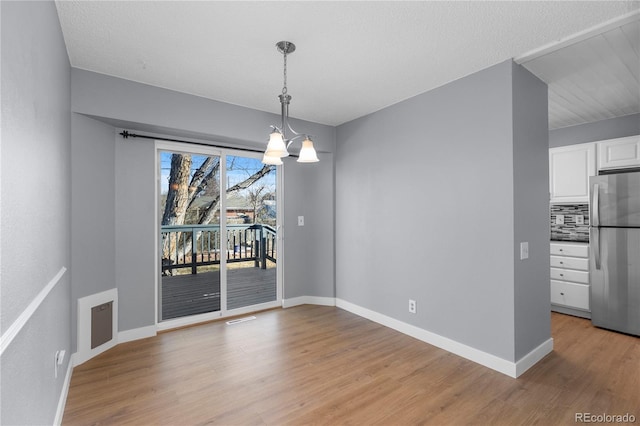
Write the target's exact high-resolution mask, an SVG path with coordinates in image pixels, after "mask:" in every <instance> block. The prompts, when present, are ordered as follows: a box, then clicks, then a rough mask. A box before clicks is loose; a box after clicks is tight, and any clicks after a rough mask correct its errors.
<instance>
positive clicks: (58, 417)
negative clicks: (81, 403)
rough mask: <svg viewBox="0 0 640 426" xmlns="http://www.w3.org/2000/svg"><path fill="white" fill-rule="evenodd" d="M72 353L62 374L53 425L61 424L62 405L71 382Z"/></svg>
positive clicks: (64, 402)
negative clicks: (64, 372)
mask: <svg viewBox="0 0 640 426" xmlns="http://www.w3.org/2000/svg"><path fill="white" fill-rule="evenodd" d="M74 355H75V354H72V355H71V357H70V358H69V363H68V364H67V374H65V376H64V383H62V391H61V392H60V398H59V399H58V408H57V410H56V418H55V419H54V421H53V424H54V425H55V426H58V425H61V424H62V417H63V416H64V407H65V406H66V405H67V396H68V395H69V385H70V384H71V374H72V373H73V365H74V360H73V358H74Z"/></svg>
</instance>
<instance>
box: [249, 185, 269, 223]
mask: <svg viewBox="0 0 640 426" xmlns="http://www.w3.org/2000/svg"><path fill="white" fill-rule="evenodd" d="M265 189H266V187H265V186H264V185H260V186H256V187H254V188H253V189H248V190H247V201H248V202H249V205H250V206H251V209H252V210H253V223H258V213H259V212H260V210H262V208H263V203H264V200H265V198H266V197H267V196H268V195H269V194H268V193H267V192H265Z"/></svg>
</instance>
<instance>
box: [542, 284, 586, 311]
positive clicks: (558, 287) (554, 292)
mask: <svg viewBox="0 0 640 426" xmlns="http://www.w3.org/2000/svg"><path fill="white" fill-rule="evenodd" d="M551 303H552V304H554V305H562V306H567V307H570V308H576V309H582V310H585V311H588V310H589V286H588V285H584V284H575V283H570V282H566V281H556V280H551Z"/></svg>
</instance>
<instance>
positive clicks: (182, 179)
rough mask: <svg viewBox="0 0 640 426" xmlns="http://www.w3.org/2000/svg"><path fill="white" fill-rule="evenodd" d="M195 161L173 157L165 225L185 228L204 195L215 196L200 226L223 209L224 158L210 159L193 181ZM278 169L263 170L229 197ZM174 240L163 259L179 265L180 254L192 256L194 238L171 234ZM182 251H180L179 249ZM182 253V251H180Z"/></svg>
mask: <svg viewBox="0 0 640 426" xmlns="http://www.w3.org/2000/svg"><path fill="white" fill-rule="evenodd" d="M191 165H192V159H191V155H190V154H178V153H174V154H172V155H171V171H170V174H169V189H168V192H167V199H166V203H165V208H164V212H163V215H162V225H165V226H166V225H182V224H184V221H185V216H186V213H187V210H188V209H189V207H190V206H191V205H192V204H193V203H194V202H195V201H196V200H197V198H198V197H199V196H201V195H203V194H207V195H210V196H212V200H211V203H210V204H209V205H208V206H207V207H206V208H205V209H204V211H203V212H202V213H201V214H200V215H199V216H198V218H197V222H196V223H197V224H199V225H206V224H209V223H210V222H211V221H212V220H213V218H214V217H215V214H216V212H218V210H219V207H220V195H221V191H220V190H219V186H220V185H219V183H218V176H219V170H220V158H219V157H208V158H207V159H206V160H205V161H204V162H203V163H202V164H201V165H200V167H198V169H197V170H196V171H195V173H194V174H193V176H192V177H191V179H189V177H190V171H191ZM273 168H274V166H270V165H264V166H263V167H262V168H261V169H260V170H258V171H256V172H254V173H253V174H251V175H250V176H248V177H247V178H246V179H245V180H243V181H242V182H240V183H238V184H236V185H233V186H232V187H230V188H228V189H227V190H226V192H225V195H226V196H229V195H231V194H234V193H237V192H239V191H241V190H243V189H246V188H248V187H250V186H251V185H253V184H254V183H255V182H257V181H258V180H260V179H262V178H263V177H264V176H266V175H267V174H268V173H269V172H271V171H272V170H273ZM170 235H171V238H167V239H165V241H164V242H163V255H162V257H163V259H166V260H167V262H175V261H176V260H177V259H176V253H177V252H179V253H180V254H183V255H187V254H189V253H190V252H191V245H192V237H193V235H192V234H191V233H189V234H188V235H187V236H185V237H184V240H183V237H182V235H181V233H178V232H176V233H171V234H170ZM179 246H183V247H181V248H180V247H179ZM179 248H180V249H179ZM178 249H179V250H178Z"/></svg>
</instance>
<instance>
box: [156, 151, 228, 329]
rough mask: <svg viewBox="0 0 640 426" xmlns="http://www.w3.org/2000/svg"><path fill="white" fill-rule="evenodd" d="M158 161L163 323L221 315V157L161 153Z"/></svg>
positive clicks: (160, 310) (161, 317)
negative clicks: (214, 314) (214, 313)
mask: <svg viewBox="0 0 640 426" xmlns="http://www.w3.org/2000/svg"><path fill="white" fill-rule="evenodd" d="M159 163H160V193H159V200H160V203H159V204H160V205H159V208H160V212H159V214H160V218H161V222H160V237H161V238H160V241H159V243H160V255H161V262H160V264H161V271H160V272H161V283H160V289H159V305H160V306H159V317H160V318H159V320H160V321H163V320H168V319H173V318H179V317H184V316H190V315H197V314H203V313H208V312H216V311H220V310H221V285H220V283H221V281H220V276H221V274H220V263H221V246H220V242H221V238H220V156H217V155H200V154H193V153H187V152H170V151H159Z"/></svg>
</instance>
